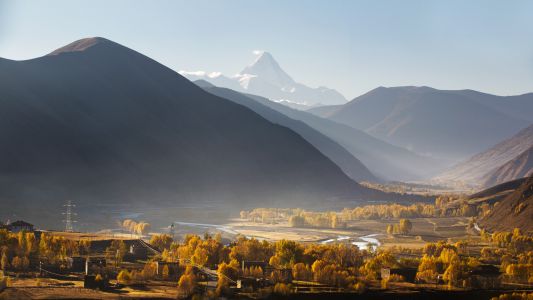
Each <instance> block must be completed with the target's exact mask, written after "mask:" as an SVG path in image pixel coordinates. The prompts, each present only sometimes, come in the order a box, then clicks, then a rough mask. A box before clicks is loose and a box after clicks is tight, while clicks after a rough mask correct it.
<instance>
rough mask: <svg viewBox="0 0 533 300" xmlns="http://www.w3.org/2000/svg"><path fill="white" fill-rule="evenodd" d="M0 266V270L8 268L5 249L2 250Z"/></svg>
mask: <svg viewBox="0 0 533 300" xmlns="http://www.w3.org/2000/svg"><path fill="white" fill-rule="evenodd" d="M0 267H2V270H4V271H5V270H7V268H9V258H8V257H7V254H6V251H2V259H0Z"/></svg>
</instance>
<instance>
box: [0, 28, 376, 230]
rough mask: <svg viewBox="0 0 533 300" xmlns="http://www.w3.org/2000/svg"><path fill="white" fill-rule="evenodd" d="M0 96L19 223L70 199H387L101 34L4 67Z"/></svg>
mask: <svg viewBox="0 0 533 300" xmlns="http://www.w3.org/2000/svg"><path fill="white" fill-rule="evenodd" d="M0 98H1V99H2V101H0V114H1V117H0V128H1V129H0V142H1V144H2V147H1V148H0V199H1V201H2V203H5V205H10V206H11V207H12V209H10V211H16V212H18V213H19V214H20V216H24V214H30V213H33V214H42V215H43V216H44V214H45V211H47V212H50V211H51V210H54V213H55V214H57V211H58V210H59V208H60V207H61V204H62V203H63V202H64V201H65V199H75V200H76V201H77V202H84V203H93V204H102V203H106V204H109V203H128V205H129V206H134V205H135V204H136V203H149V204H150V205H175V204H176V203H183V202H189V203H198V202H200V201H210V202H212V203H218V204H220V205H226V206H228V207H243V206H247V205H249V206H257V205H259V204H260V205H262V206H265V207H274V206H292V207H294V206H307V207H310V206H312V205H315V204H317V203H324V201H326V200H327V201H334V200H335V199H349V200H350V201H352V200H357V199H362V198H364V197H366V196H368V195H370V194H372V195H374V196H376V195H377V196H379V195H383V193H380V192H377V191H373V190H369V189H366V188H364V187H362V186H360V185H359V184H357V183H356V182H354V181H353V180H351V179H350V178H349V177H348V176H346V175H345V174H344V173H343V171H342V170H341V169H340V168H339V167H338V166H337V165H335V164H334V163H333V162H332V161H331V160H330V159H329V158H327V157H326V156H325V155H324V154H323V153H321V152H320V151H319V150H317V149H316V148H315V147H313V146H312V145H311V144H310V143H309V142H308V141H306V140H305V139H304V138H302V137H301V136H300V135H299V134H297V133H295V132H293V131H292V130H290V129H288V128H287V127H284V126H280V125H277V124H273V123H272V122H269V121H268V120H266V119H265V118H263V117H261V116H260V115H259V114H257V113H255V112H254V111H252V110H250V109H248V108H246V107H244V106H242V105H238V104H235V103H232V102H231V101H229V100H226V99H223V98H221V97H218V96H215V95H213V94H211V93H207V92H205V91H204V90H202V89H201V88H200V87H198V86H196V85H195V84H193V83H191V82H190V81H188V80H186V79H185V78H183V77H182V76H180V75H179V74H177V73H176V72H174V71H172V70H170V69H168V68H167V67H165V66H163V65H161V64H159V63H157V62H156V61H154V60H152V59H150V58H148V57H146V56H144V55H142V54H140V53H137V52H135V51H133V50H131V49H128V48H126V47H124V46H121V45H119V44H117V43H114V42H112V41H109V40H106V39H103V38H90V39H83V40H79V41H76V42H74V43H72V44H70V45H67V46H65V47H63V48H60V49H58V50H56V51H54V52H52V53H50V54H49V55H46V56H44V57H40V58H36V59H31V60H27V61H11V60H6V59H0ZM300 125H303V124H300ZM302 127H303V126H302ZM305 130H307V131H308V132H311V131H310V129H309V128H305ZM300 132H302V131H300ZM312 134H315V135H316V138H317V140H320V139H321V142H323V143H324V145H325V144H326V143H328V140H327V138H325V137H323V136H319V135H318V134H316V133H312ZM329 146H330V149H331V151H338V152H339V153H340V152H342V149H339V148H335V145H334V144H332V143H331V142H329ZM324 147H326V146H324ZM340 155H342V153H341V154H339V156H340ZM344 156H345V157H346V159H347V160H349V162H348V164H347V165H349V164H350V163H351V164H353V168H354V170H355V169H356V168H360V170H359V171H360V172H362V173H361V174H363V172H366V173H365V174H366V175H365V176H372V175H371V174H369V173H368V170H367V169H366V168H364V166H362V165H361V164H360V162H359V161H358V160H356V159H355V158H353V157H350V156H349V155H348V154H347V153H346V152H345V153H344ZM354 172H355V171H354ZM347 173H348V172H347ZM352 175H353V174H352ZM29 207H31V209H28V208H29ZM4 212H5V211H4ZM0 214H1V213H0ZM0 217H5V216H0ZM47 220H55V218H52V217H51V216H50V215H49V216H48V218H47Z"/></svg>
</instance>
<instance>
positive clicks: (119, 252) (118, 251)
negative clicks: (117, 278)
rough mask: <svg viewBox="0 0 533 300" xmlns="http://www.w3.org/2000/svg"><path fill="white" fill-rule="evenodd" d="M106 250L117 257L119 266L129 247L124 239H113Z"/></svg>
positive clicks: (116, 265) (116, 261)
mask: <svg viewBox="0 0 533 300" xmlns="http://www.w3.org/2000/svg"><path fill="white" fill-rule="evenodd" d="M106 251H107V252H108V254H109V256H110V257H112V258H114V259H115V267H118V265H119V264H120V263H122V260H123V259H124V256H125V255H126V253H127V252H128V248H127V247H126V243H124V241H123V240H113V241H111V245H110V246H109V247H107V249H106Z"/></svg>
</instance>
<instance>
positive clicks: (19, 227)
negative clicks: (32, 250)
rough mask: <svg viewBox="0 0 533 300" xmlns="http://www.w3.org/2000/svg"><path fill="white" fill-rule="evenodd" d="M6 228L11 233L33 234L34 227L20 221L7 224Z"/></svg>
mask: <svg viewBox="0 0 533 300" xmlns="http://www.w3.org/2000/svg"><path fill="white" fill-rule="evenodd" d="M7 228H8V230H9V231H11V232H21V231H26V232H33V231H34V227H33V225H32V224H30V223H28V222H24V221H20V220H19V221H15V222H13V223H11V224H8V225H7Z"/></svg>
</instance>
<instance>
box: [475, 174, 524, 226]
mask: <svg viewBox="0 0 533 300" xmlns="http://www.w3.org/2000/svg"><path fill="white" fill-rule="evenodd" d="M531 220H533V177H528V178H527V179H526V180H525V181H524V182H523V183H522V184H521V185H520V186H519V187H518V188H517V189H516V190H515V191H514V192H512V193H511V194H510V195H508V196H507V197H505V198H504V199H503V200H502V201H500V202H499V203H498V205H496V206H495V207H494V208H493V209H492V210H491V212H490V213H489V214H488V215H487V216H485V217H483V218H482V219H481V220H480V221H479V224H480V225H481V226H482V227H483V228H486V229H488V230H489V231H494V230H499V231H502V230H505V231H512V230H513V229H514V228H520V229H521V230H522V231H524V232H531V231H533V222H531Z"/></svg>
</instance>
